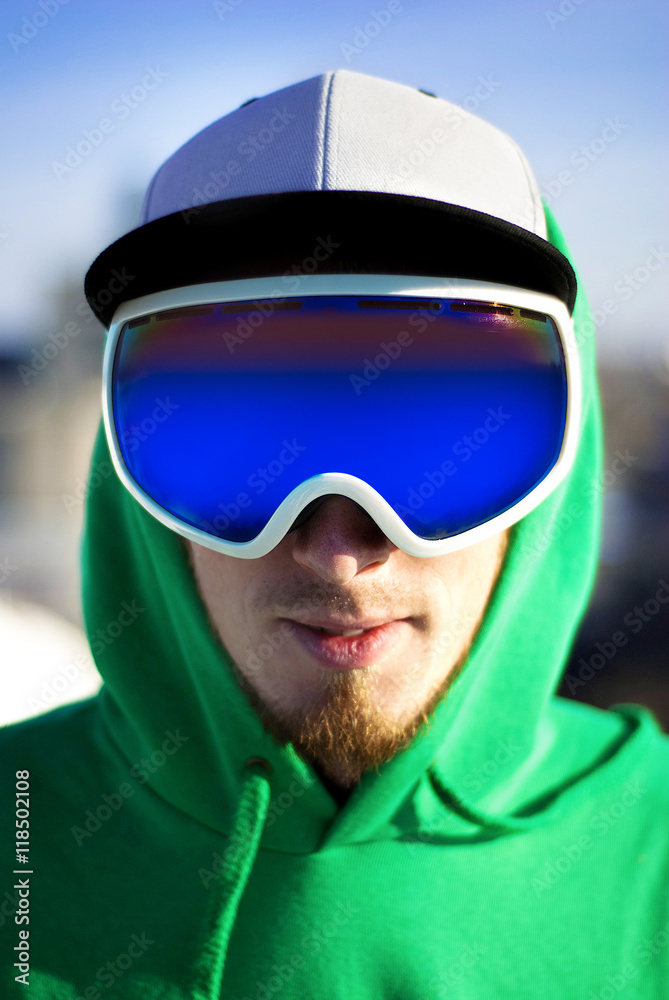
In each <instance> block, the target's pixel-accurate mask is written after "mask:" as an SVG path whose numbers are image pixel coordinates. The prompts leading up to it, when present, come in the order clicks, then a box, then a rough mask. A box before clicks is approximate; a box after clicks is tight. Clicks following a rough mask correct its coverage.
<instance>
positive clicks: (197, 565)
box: [188, 542, 255, 626]
mask: <svg viewBox="0 0 669 1000" xmlns="http://www.w3.org/2000/svg"><path fill="white" fill-rule="evenodd" d="M188 545H189V550H190V558H191V565H192V567H193V573H194V576H195V581H196V583H197V586H198V590H199V591H200V596H201V597H202V600H203V602H204V604H205V606H206V608H207V610H208V611H209V614H210V615H211V617H212V618H213V619H214V622H215V623H216V624H217V625H219V626H220V625H222V624H223V623H224V622H225V621H227V620H233V621H234V620H239V619H240V617H241V618H242V619H243V618H244V617H245V616H244V613H243V609H244V603H245V600H246V595H247V594H248V592H249V588H251V587H252V585H253V581H254V575H255V573H254V570H255V567H254V566H253V563H254V562H255V560H251V559H235V558H234V557H233V556H228V555H224V554H223V553H222V552H214V551H213V549H208V548H206V547H204V546H202V545H197V544H196V543H195V542H189V543H188Z"/></svg>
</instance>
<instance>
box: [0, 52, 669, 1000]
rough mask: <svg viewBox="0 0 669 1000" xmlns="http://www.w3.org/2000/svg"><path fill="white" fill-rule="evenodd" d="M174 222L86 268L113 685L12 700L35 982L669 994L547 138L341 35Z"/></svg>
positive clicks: (9, 951)
mask: <svg viewBox="0 0 669 1000" xmlns="http://www.w3.org/2000/svg"><path fill="white" fill-rule="evenodd" d="M143 217H144V224H143V226H142V227H140V229H138V230H136V231H134V232H133V233H131V234H128V235H127V236H125V237H123V238H122V239H121V240H120V241H118V242H117V243H116V244H114V245H112V247H110V248H108V249H107V250H106V251H105V252H104V253H103V254H102V255H101V256H100V257H99V258H98V260H97V261H96V262H95V264H94V265H93V267H92V268H91V270H90V272H89V275H88V277H87V283H86V288H87V296H88V299H89V302H90V303H91V305H92V306H93V308H95V309H96V310H97V311H98V313H99V315H100V316H101V318H102V320H103V321H104V322H105V323H106V324H107V325H108V326H110V333H109V340H108V346H107V351H106V361H105V379H104V381H105V402H104V411H105V432H104V433H101V435H100V437H99V439H98V443H97V446H96V450H95V454H94V456H93V468H95V465H96V463H98V462H100V461H103V460H105V461H108V460H109V456H110V453H111V454H112V455H113V458H114V463H115V466H116V470H117V473H118V476H117V477H116V476H115V477H113V478H112V477H109V479H107V480H105V481H104V482H102V483H100V485H99V487H98V488H97V489H96V490H91V492H90V496H89V500H88V520H87V527H86V535H85V539H84V550H83V567H84V611H85V617H86V625H87V630H88V635H89V640H90V643H91V648H92V650H93V653H94V654H95V656H96V660H97V663H98V667H99V670H100V672H101V674H102V675H103V677H104V681H105V684H104V687H103V690H102V692H101V694H100V695H99V697H98V698H96V699H93V700H91V701H88V702H83V703H80V704H78V705H74V706H69V707H67V708H64V709H59V710H56V711H55V712H52V713H50V714H48V715H46V716H43V717H42V718H40V719H37V720H31V721H29V722H26V723H23V724H22V725H20V726H17V727H12V728H11V729H8V730H6V731H5V732H4V733H3V734H2V754H3V781H4V782H5V785H6V786H7V787H6V789H5V791H6V795H7V800H8V801H9V800H10V796H11V801H12V802H13V801H14V795H17V796H19V794H20V795H21V796H23V798H26V797H27V796H28V795H29V797H30V802H29V809H30V817H31V818H30V824H31V825H30V828H29V829H30V845H29V853H28V851H27V850H25V849H24V848H23V846H22V845H23V842H24V841H25V837H24V835H23V834H22V833H18V832H17V833H16V838H15V826H14V813H13V812H12V815H11V825H10V828H9V829H8V830H7V831H6V832H5V833H4V834H3V837H4V841H3V842H4V843H9V844H10V845H11V846H12V850H13V844H14V840H15V839H16V842H17V845H18V846H17V855H16V856H17V860H16V862H14V861H13V858H14V855H13V854H12V864H15V865H16V870H17V871H16V872H14V869H11V873H10V868H11V866H8V867H7V869H6V871H7V875H6V887H7V890H6V893H5V896H4V902H3V905H2V907H0V910H1V912H2V915H3V916H2V922H3V927H2V929H1V930H2V940H3V948H5V949H6V950H5V951H3V955H6V956H11V958H9V957H7V958H6V959H4V961H5V965H4V967H3V971H2V974H3V991H4V993H3V995H7V996H8V997H10V996H19V995H21V994H20V989H21V986H22V985H25V983H28V982H29V983H30V985H33V986H34V988H35V992H36V995H39V996H40V997H49V998H51V997H54V998H55V997H59V998H60V997H67V998H74V997H86V1000H99V998H104V997H112V996H114V997H165V998H168V997H169V998H182V997H183V998H185V997H195V998H198V1000H203V998H214V997H230V998H232V997H239V998H241V997H245V998H257V1000H267V998H269V997H275V996H280V997H282V998H283V997H285V998H288V997H291V998H292V997H294V998H298V997H299V998H304V997H310V998H325V997H327V998H332V997H341V998H347V1000H348V998H355V1000H367V998H369V1000H378V998H391V997H392V998H398V1000H399V998H401V1000H411V998H416V1000H417V998H421V1000H423V998H428V997H441V996H448V995H453V996H460V997H491V996H494V997H507V996H509V997H514V998H518V997H528V998H529V997H542V998H544V997H548V998H558V997H559V998H564V997H577V996H583V997H600V998H607V997H613V996H616V995H617V994H618V993H621V992H622V991H624V990H626V989H628V987H629V995H632V994H634V995H635V996H639V997H661V996H664V995H666V983H667V982H669V960H668V957H667V956H668V955H669V947H668V945H669V904H668V902H667V892H666V872H667V862H668V860H669V856H668V851H667V841H668V838H667V833H666V816H667V798H668V797H669V796H668V792H667V781H666V773H667V756H668V755H667V741H666V738H665V737H663V736H662V735H661V733H660V732H659V730H658V727H657V725H656V723H655V721H654V720H653V718H652V716H651V714H650V713H649V712H647V711H646V710H643V709H640V708H639V707H636V706H624V707H619V708H617V709H616V710H615V711H611V712H601V711H598V710H595V709H592V708H588V707H585V706H583V705H579V704H576V703H571V702H565V701H563V700H560V699H557V698H555V696H554V693H553V692H554V690H555V688H556V686H557V684H558V682H559V678H560V674H561V671H562V668H563V665H564V661H565V657H566V654H567V652H568V649H569V645H570V642H571V639H572V637H573V635H574V631H575V629H576V627H577V624H578V621H579V619H580V616H581V614H582V612H583V609H584V606H585V603H586V601H587V598H588V594H589V591H590V588H591V584H592V579H593V575H594V571H595V566H596V557H597V537H598V528H599V505H598V502H597V500H598V497H599V491H598V490H596V489H593V488H592V487H593V484H595V483H597V481H598V476H599V462H600V450H601V433H600V423H599V410H598V404H597V389H596V382H595V376H594V361H593V344H592V342H591V338H590V337H588V336H587V330H588V327H587V311H586V306H585V304H584V301H583V296H582V295H580V294H579V295H578V296H576V281H575V277H574V274H573V271H572V269H571V266H570V264H569V262H568V260H567V259H566V257H565V255H564V254H565V252H566V251H565V247H564V243H563V241H562V239H561V236H560V234H559V232H558V230H557V228H556V226H555V224H554V222H553V220H552V219H551V218H550V216H548V214H547V213H544V211H543V209H542V206H541V203H540V199H539V196H538V193H537V187H536V184H535V182H534V180H533V178H532V176H531V173H530V171H529V168H528V166H527V164H526V163H525V161H524V158H523V157H522V154H521V153H520V152H519V151H518V149H517V147H515V146H514V144H513V143H512V142H511V141H510V140H509V139H508V138H507V137H506V136H504V135H502V134H501V133H500V132H498V131H497V130H496V129H494V128H492V127H491V126H488V125H486V124H485V123H483V122H481V121H480V120H479V119H477V118H474V117H473V116H471V115H469V114H466V113H465V112H463V111H461V110H459V109H457V108H456V107H454V106H453V105H450V104H448V103H447V102H445V101H441V100H440V99H437V98H435V97H434V96H432V95H429V94H426V93H423V92H419V91H414V90H412V89H410V88H408V87H404V86H401V85H398V84H394V83H389V82H387V81H382V80H376V79H374V78H370V77H366V76H363V75H361V74H357V73H351V72H348V71H337V72H336V73H327V74H324V75H323V76H320V77H316V78H314V79H312V80H307V81H304V82H303V83H300V84H297V85H295V86H293V87H288V88H286V89H285V90H283V91H279V92H277V93H274V94H271V95H269V96H268V97H265V98H261V99H257V100H253V101H252V102H248V103H247V104H246V105H243V106H242V107H241V108H240V109H238V110H237V111H235V112H233V113H232V114H230V115H228V116H226V117H225V118H223V119H221V120H220V121H219V122H216V123H214V124H213V125H212V126H210V127H209V128H208V129H205V130H204V131H203V132H202V133H200V134H199V135H197V136H195V138H193V139H192V140H190V142H188V143H186V145H185V146H184V147H182V149H181V150H179V151H177V153H175V154H174V156H173V157H172V158H171V159H170V160H168V161H167V162H166V164H164V165H163V167H162V168H161V169H160V170H159V171H158V173H157V174H156V176H155V178H154V180H153V182H152V184H151V186H150V188H149V191H148V193H147V197H146V200H145V205H144V213H143ZM572 313H573V321H574V327H573V329H572V320H571V316H572ZM26 785H28V786H29V787H27V788H26ZM17 802H18V798H17ZM21 808H27V806H22V807H21ZM16 815H17V817H18V815H19V814H18V812H17V814H16ZM21 816H23V813H22V814H21ZM16 822H17V823H18V822H20V820H18V819H17V821H16ZM25 828H26V827H25V826H22V827H20V828H19V827H17V828H16V829H17V830H19V829H20V830H23V829H25ZM19 842H21V843H19ZM19 854H21V855H22V857H23V858H25V859H26V861H25V863H23V862H22V861H21V860H20V859H19V857H18V855H19ZM28 859H29V862H30V866H29V867H28V864H27V861H28ZM23 872H29V874H25V875H24V874H23ZM15 914H16V918H15V916H14V915H15ZM24 917H26V918H27V919H25V920H23V918H24ZM15 919H16V920H18V921H21V922H20V923H18V922H15ZM22 931H23V932H25V934H23V935H21V937H19V935H20V934H21V932H22ZM22 977H23V978H22Z"/></svg>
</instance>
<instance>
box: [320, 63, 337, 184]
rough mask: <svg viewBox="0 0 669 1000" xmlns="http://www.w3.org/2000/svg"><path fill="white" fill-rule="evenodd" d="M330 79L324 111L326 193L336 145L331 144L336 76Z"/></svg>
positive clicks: (333, 75)
mask: <svg viewBox="0 0 669 1000" xmlns="http://www.w3.org/2000/svg"><path fill="white" fill-rule="evenodd" d="M329 77H330V79H329V80H328V85H327V90H326V94H325V101H324V110H323V154H322V160H321V186H320V189H321V191H326V190H328V188H327V187H326V182H325V176H326V172H327V173H330V172H331V170H330V146H331V145H334V142H332V143H331V142H330V135H331V131H332V127H333V126H332V125H331V121H330V119H331V115H332V90H333V87H334V78H335V74H334V73H333V72H331V73H330V74H329Z"/></svg>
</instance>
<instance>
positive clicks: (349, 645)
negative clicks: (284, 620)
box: [290, 619, 410, 670]
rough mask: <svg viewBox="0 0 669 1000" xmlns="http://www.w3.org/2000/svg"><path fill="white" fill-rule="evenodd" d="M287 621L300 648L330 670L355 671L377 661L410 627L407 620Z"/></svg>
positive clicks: (390, 649)
mask: <svg viewBox="0 0 669 1000" xmlns="http://www.w3.org/2000/svg"><path fill="white" fill-rule="evenodd" d="M290 624H291V625H292V627H293V637H294V638H295V640H296V642H297V643H298V644H299V645H300V646H301V647H302V649H304V650H305V651H306V652H307V653H308V654H309V655H310V657H311V658H313V659H315V660H316V661H317V662H318V663H319V664H320V665H321V666H323V667H327V668H329V669H330V670H333V669H334V670H354V669H356V668H363V667H369V666H371V665H372V664H374V663H377V662H379V661H380V660H381V659H382V658H384V657H385V656H387V655H388V654H389V653H390V652H391V651H392V647H393V646H394V645H395V644H396V643H398V642H399V641H400V639H401V637H402V635H403V634H404V633H405V631H406V630H407V629H408V628H409V627H410V626H409V622H408V621H407V620H406V619H395V620H392V621H380V622H379V621H376V622H374V621H371V622H370V621H363V622H341V623H340V622H333V621H328V622H325V621H318V622H299V621H295V620H294V619H290Z"/></svg>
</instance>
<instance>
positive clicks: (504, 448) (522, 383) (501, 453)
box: [112, 296, 567, 542]
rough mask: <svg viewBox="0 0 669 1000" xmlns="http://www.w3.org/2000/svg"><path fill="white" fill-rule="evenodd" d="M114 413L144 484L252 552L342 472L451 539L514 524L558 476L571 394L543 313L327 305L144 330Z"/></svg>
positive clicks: (280, 304)
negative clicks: (511, 516)
mask: <svg viewBox="0 0 669 1000" xmlns="http://www.w3.org/2000/svg"><path fill="white" fill-rule="evenodd" d="M112 406H113V416H114V422H115V428H116V434H117V437H118V440H119V444H120V449H121V453H122V456H123V460H124V462H125V464H126V466H127V468H128V471H129V472H130V474H131V476H132V477H133V478H134V479H135V480H136V482H137V483H138V484H139V486H140V487H141V488H142V489H143V490H144V491H145V492H146V493H147V494H148V495H149V496H150V497H152V499H153V500H155V501H156V503H158V504H160V505H161V506H162V507H164V508H165V510H167V511H169V512H170V513H172V514H174V515H176V517H178V518H180V519H181V520H183V521H185V522H187V523H188V524H191V525H193V526H194V527H197V528H200V529H202V530H204V531H207V532H209V533H211V534H212V535H215V536H217V537H220V538H224V539H227V540H229V541H235V542H242V541H249V540H251V539H252V538H255V537H256V535H258V533H259V532H260V531H261V530H262V528H263V527H264V526H265V525H266V524H267V522H268V520H269V519H270V517H271V516H272V514H273V513H274V511H275V510H276V509H277V507H278V506H279V504H280V503H281V502H282V500H284V499H285V498H286V496H288V494H289V493H290V492H291V491H292V490H293V489H294V488H295V487H296V486H298V485H299V484H300V483H302V482H304V481H305V480H307V479H310V478H311V477H313V476H318V475H321V474H323V473H328V472H339V473H347V474H348V475H351V476H357V477H358V478H359V479H362V480H364V481H365V482H366V483H368V484H369V485H370V486H372V487H373V488H374V489H375V490H377V492H378V493H380V494H381V496H382V497H384V499H385V500H387V501H388V503H389V504H390V505H391V506H392V507H393V509H394V510H395V511H397V513H398V514H399V515H400V517H401V518H402V519H403V521H404V522H405V524H406V525H407V526H408V527H409V528H410V529H411V530H412V531H413V532H415V533H416V534H417V535H419V536H421V537H422V538H425V539H439V538H445V537H447V536H449V535H453V534H458V533H460V532H462V531H464V530H466V529H468V528H472V527H474V526H476V525H479V524H482V523H484V522H486V521H488V520H490V519H491V518H493V517H495V516H496V515H497V514H500V513H502V512H503V511H505V510H507V509H508V508H510V507H512V506H514V505H515V504H516V503H517V502H518V501H519V500H521V499H522V498H523V497H524V496H526V495H527V494H528V493H530V492H531V491H532V490H533V489H534V487H535V486H536V485H537V484H538V483H539V482H541V480H542V479H543V478H544V477H545V476H546V475H547V474H548V473H549V471H550V470H551V468H552V467H553V465H554V464H555V462H556V461H557V458H558V455H559V452H560V448H561V445H562V440H563V435H564V429H565V420H566V407H567V379H566V372H565V364H564V357H563V354H562V349H561V346H560V340H559V336H558V333H557V330H556V328H555V325H554V323H553V321H552V319H550V317H548V316H546V315H544V314H542V313H537V312H533V311H531V310H526V309H519V308H516V307H514V308H512V307H508V306H498V305H492V304H489V303H478V302H462V301H457V300H430V299H410V300H409V299H399V298H398V297H396V296H386V297H383V296H376V297H371V296H368V297H366V298H361V297H360V296H312V297H304V298H301V299H284V300H271V299H267V300H255V301H254V302H246V303H230V304H223V305H221V304H217V305H212V306H197V307H192V308H186V309H174V310H170V311H168V312H165V313H157V314H156V313H154V314H152V315H151V316H145V317H142V318H140V319H137V320H133V321H131V322H130V323H127V324H126V326H125V328H124V329H123V332H122V334H121V336H120V338H119V341H118V345H117V349H116V356H115V360H114V369H113V381H112Z"/></svg>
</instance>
